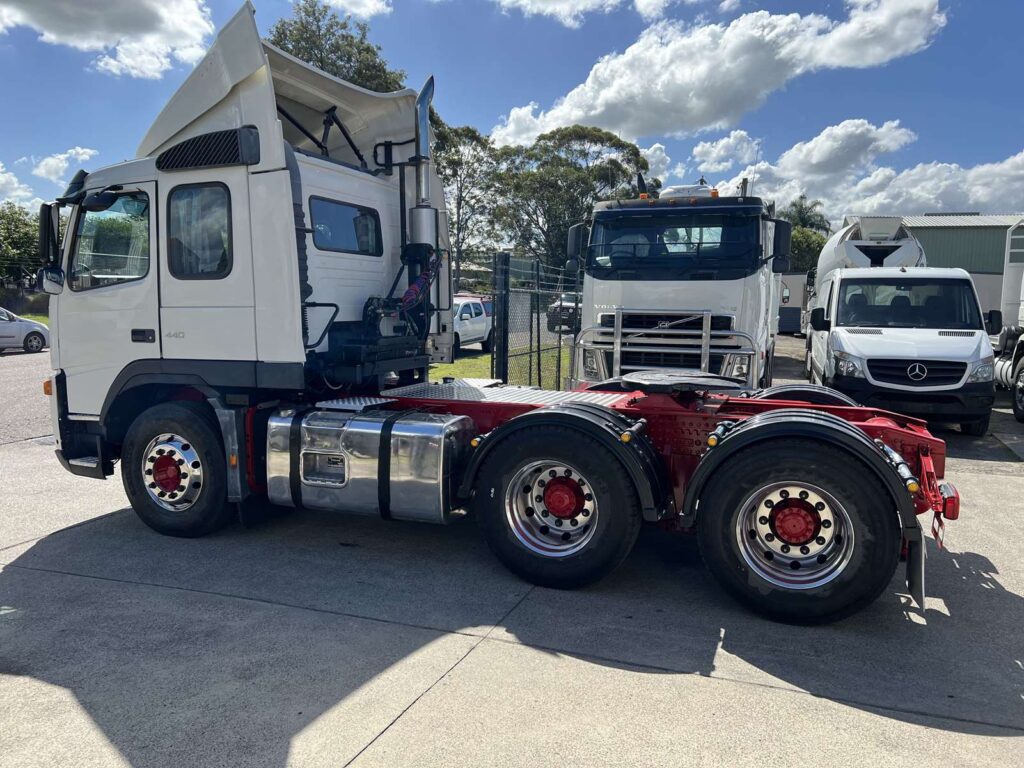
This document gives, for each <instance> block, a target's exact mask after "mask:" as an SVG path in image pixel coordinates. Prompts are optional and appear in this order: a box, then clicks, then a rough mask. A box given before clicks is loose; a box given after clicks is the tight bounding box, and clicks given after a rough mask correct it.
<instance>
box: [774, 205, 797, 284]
mask: <svg viewBox="0 0 1024 768" xmlns="http://www.w3.org/2000/svg"><path fill="white" fill-rule="evenodd" d="M773 221H774V222H775V238H774V240H773V241H772V257H773V261H772V272H774V273H776V274H779V273H781V272H788V271H789V255H790V253H791V252H792V250H793V225H792V224H791V223H790V222H788V221H786V220H785V219H774V220H773Z"/></svg>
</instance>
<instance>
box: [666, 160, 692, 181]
mask: <svg viewBox="0 0 1024 768" xmlns="http://www.w3.org/2000/svg"><path fill="white" fill-rule="evenodd" d="M689 173H690V169H689V168H687V167H686V163H676V164H675V166H674V167H673V168H672V173H671V174H670V175H671V177H672V178H673V179H679V180H681V181H682V180H685V179H686V177H687V176H688V175H689Z"/></svg>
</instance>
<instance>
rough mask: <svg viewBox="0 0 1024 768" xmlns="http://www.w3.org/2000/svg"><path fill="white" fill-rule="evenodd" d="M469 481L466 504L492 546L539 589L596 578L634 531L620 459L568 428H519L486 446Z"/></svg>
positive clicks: (635, 506)
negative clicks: (469, 501)
mask: <svg viewBox="0 0 1024 768" xmlns="http://www.w3.org/2000/svg"><path fill="white" fill-rule="evenodd" d="M475 486H476V494H475V496H474V500H473V506H474V509H475V511H476V514H477V517H478V520H479V524H480V528H481V531H482V532H483V535H484V539H485V540H486V541H487V544H488V545H489V546H490V548H491V550H492V551H493V552H494V554H495V555H497V557H498V559H499V560H501V562H502V563H504V564H505V566H506V567H507V568H508V569H509V570H511V571H512V572H513V573H515V574H516V575H518V576H519V577H521V578H523V579H525V580H526V581H529V582H532V583H534V584H538V585H540V586H543V587H554V588H556V589H572V588H575V587H581V586H584V585H586V584H590V583H593V582H595V581H597V580H598V579H600V578H602V577H603V576H605V575H607V574H608V573H610V572H611V571H612V570H614V569H615V567H616V566H618V565H619V563H621V562H622V560H623V559H624V558H625V557H626V555H627V554H629V551H630V549H632V547H633V544H634V543H635V542H636V537H637V535H638V534H639V532H640V523H641V519H642V518H641V513H640V503H639V500H638V499H637V494H636V489H635V488H634V487H633V484H632V482H631V481H630V480H629V478H628V476H627V474H626V473H625V471H624V470H623V468H622V465H621V464H620V463H619V461H618V459H616V458H615V456H614V455H613V454H612V453H611V452H610V451H609V450H608V449H607V448H605V447H604V446H603V445H601V444H600V443H599V442H598V441H596V440H594V439H593V438H591V437H588V436H586V435H584V434H582V433H580V432H577V431H575V430H573V429H567V428H565V427H555V426H540V427H531V428H528V429H523V430H522V431H520V432H519V433H517V434H516V435H515V437H514V438H513V439H509V440H506V441H505V442H503V443H501V444H500V445H498V446H497V447H496V448H494V449H493V453H492V454H491V456H489V457H488V458H487V459H486V460H485V462H484V464H483V466H482V467H481V468H480V474H479V475H478V477H477V482H476V484H475Z"/></svg>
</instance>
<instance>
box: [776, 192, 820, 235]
mask: <svg viewBox="0 0 1024 768" xmlns="http://www.w3.org/2000/svg"><path fill="white" fill-rule="evenodd" d="M822 206H823V203H822V202H821V200H808V199H807V195H800V197H798V198H797V199H796V200H794V201H793V202H791V203H790V204H789V205H787V206H786V207H785V208H783V209H782V210H781V211H779V217H780V218H783V219H785V220H786V221H789V222H792V223H793V226H794V227H803V228H804V229H813V230H815V231H816V232H831V231H832V225H831V224H829V221H828V219H826V218H825V214H823V213H822V212H821V208H822Z"/></svg>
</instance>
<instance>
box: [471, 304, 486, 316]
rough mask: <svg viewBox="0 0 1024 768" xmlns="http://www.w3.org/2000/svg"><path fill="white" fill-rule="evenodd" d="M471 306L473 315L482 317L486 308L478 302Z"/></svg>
mask: <svg viewBox="0 0 1024 768" xmlns="http://www.w3.org/2000/svg"><path fill="white" fill-rule="evenodd" d="M471 306H472V307H473V317H480V315H482V314H483V313H484V308H483V307H482V306H480V305H479V304H477V303H476V302H473V304H472V305H471Z"/></svg>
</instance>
